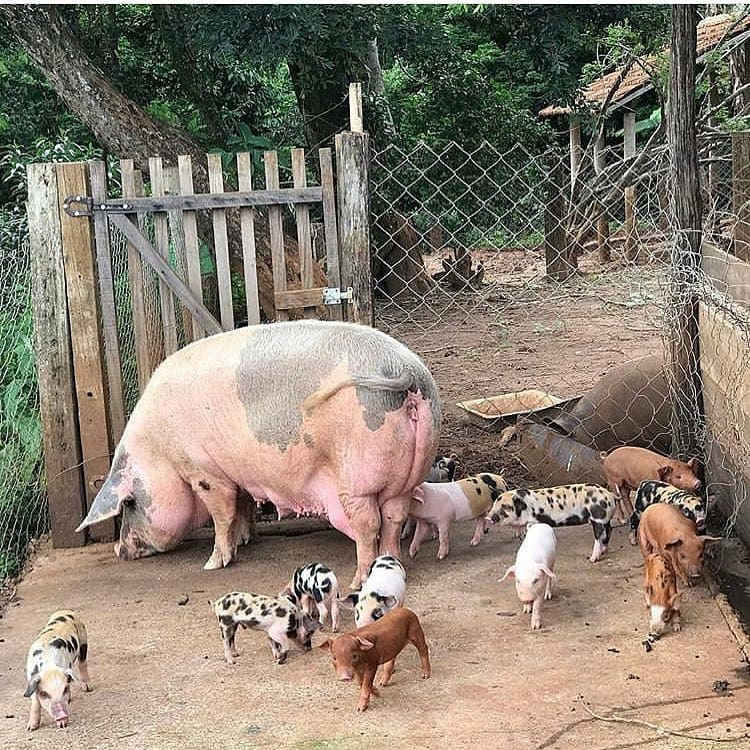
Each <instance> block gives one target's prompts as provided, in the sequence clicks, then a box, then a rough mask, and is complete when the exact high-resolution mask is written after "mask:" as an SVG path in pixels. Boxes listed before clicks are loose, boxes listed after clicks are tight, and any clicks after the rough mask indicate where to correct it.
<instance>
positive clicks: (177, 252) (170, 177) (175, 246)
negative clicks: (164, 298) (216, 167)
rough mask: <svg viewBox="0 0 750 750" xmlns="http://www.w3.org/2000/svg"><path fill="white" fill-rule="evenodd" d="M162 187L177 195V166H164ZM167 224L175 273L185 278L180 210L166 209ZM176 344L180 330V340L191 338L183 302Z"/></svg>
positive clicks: (186, 311)
mask: <svg viewBox="0 0 750 750" xmlns="http://www.w3.org/2000/svg"><path fill="white" fill-rule="evenodd" d="M164 189H165V192H166V193H168V194H170V195H178V194H179V192H180V178H179V174H178V172H177V166H174V165H170V166H167V167H164ZM167 224H168V226H169V237H170V241H171V245H170V251H171V253H172V260H173V262H174V268H175V273H176V274H177V275H178V276H179V277H180V278H181V279H183V280H186V279H187V258H186V256H187V248H186V246H185V229H184V227H183V224H182V211H177V210H174V211H167ZM177 308H178V315H179V317H178V319H177V323H178V330H177V338H178V344H179V341H180V330H181V331H182V335H183V338H182V341H183V342H184V343H185V344H189V343H190V342H191V341H192V340H193V316H192V315H191V313H190V310H188V309H187V307H185V305H183V304H178V305H177Z"/></svg>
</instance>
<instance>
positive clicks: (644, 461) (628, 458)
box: [601, 445, 701, 518]
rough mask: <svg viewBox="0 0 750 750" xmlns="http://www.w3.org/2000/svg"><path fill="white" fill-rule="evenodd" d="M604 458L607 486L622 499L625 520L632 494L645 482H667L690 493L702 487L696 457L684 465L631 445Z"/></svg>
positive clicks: (621, 508) (630, 511) (605, 455)
mask: <svg viewBox="0 0 750 750" xmlns="http://www.w3.org/2000/svg"><path fill="white" fill-rule="evenodd" d="M601 458H602V469H603V470H604V475H605V477H606V478H607V484H608V486H609V488H610V489H611V490H612V492H614V493H615V495H616V496H617V497H618V498H619V501H620V502H619V507H620V511H621V513H622V515H623V518H624V517H625V515H626V514H627V515H630V514H631V513H632V512H633V507H632V505H631V503H630V493H631V491H633V492H634V491H635V490H637V489H638V485H639V484H640V483H641V482H643V481H645V480H646V479H656V480H659V481H661V482H667V483H668V484H671V485H672V486H673V487H677V488H678V489H680V490H686V491H687V492H697V491H698V490H699V489H700V487H701V482H700V479H698V477H697V476H696V475H695V471H696V469H697V466H696V461H695V459H694V458H691V459H690V460H689V461H688V462H687V463H685V462H684V461H678V460H676V459H674V458H667V457H666V456H662V455H660V454H659V453H654V451H650V450H647V449H646V448H635V447H632V446H629V445H626V446H623V447H621V448H615V450H613V451H612V452H610V453H609V454H607V453H602V454H601Z"/></svg>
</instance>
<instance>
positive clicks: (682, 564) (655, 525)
mask: <svg viewBox="0 0 750 750" xmlns="http://www.w3.org/2000/svg"><path fill="white" fill-rule="evenodd" d="M720 540H721V537H718V536H705V535H704V536H698V534H697V533H696V525H695V521H691V520H690V519H689V518H686V517H685V516H684V515H683V513H682V511H681V510H680V509H679V508H678V507H676V506H674V505H667V504H666V503H656V504H655V505H649V507H648V508H646V510H644V511H643V515H642V516H641V522H640V524H639V526H638V544H639V546H640V548H641V552H642V553H643V557H644V558H645V557H648V556H649V555H650V554H652V553H653V552H658V553H659V554H660V555H663V556H664V557H665V558H666V560H667V561H668V562H669V564H670V565H671V566H672V569H673V570H674V572H675V573H676V575H677V577H678V578H679V580H680V582H681V583H683V584H684V585H690V582H691V579H695V578H698V577H699V576H700V574H701V567H702V566H703V553H704V552H705V549H706V545H707V544H713V543H714V542H718V541H720Z"/></svg>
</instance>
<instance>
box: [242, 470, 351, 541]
mask: <svg viewBox="0 0 750 750" xmlns="http://www.w3.org/2000/svg"><path fill="white" fill-rule="evenodd" d="M247 490H248V492H250V494H251V495H252V496H253V497H254V498H255V500H256V502H259V503H260V502H264V501H266V500H267V501H269V502H271V503H273V504H274V506H275V507H276V510H277V512H278V514H279V518H284V517H285V516H322V517H324V518H327V519H328V520H329V522H330V524H331V526H333V527H334V528H335V529H338V530H339V531H340V532H341V533H342V534H346V536H348V537H349V538H350V539H355V537H354V531H353V529H352V527H351V524H350V523H349V519H348V518H347V516H346V513H344V509H343V508H342V507H341V503H340V501H339V496H338V492H337V490H336V485H335V483H334V482H333V481H332V480H331V479H325V478H323V477H317V478H315V479H313V480H312V481H310V482H308V483H307V485H306V487H305V489H304V490H303V491H302V492H301V493H300V494H299V495H298V496H297V497H292V496H290V495H286V494H281V493H279V492H278V491H276V490H274V489H271V488H269V487H263V486H260V485H251V486H249V487H248V488H247Z"/></svg>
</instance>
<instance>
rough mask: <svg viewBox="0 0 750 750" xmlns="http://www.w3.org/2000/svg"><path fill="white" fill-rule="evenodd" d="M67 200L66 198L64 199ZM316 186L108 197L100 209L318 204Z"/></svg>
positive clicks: (73, 206)
mask: <svg viewBox="0 0 750 750" xmlns="http://www.w3.org/2000/svg"><path fill="white" fill-rule="evenodd" d="M68 197H70V196H68ZM320 201H321V189H320V187H307V188H272V189H269V190H254V191H252V192H235V193H198V194H197V195H165V196H159V197H157V196H152V197H151V198H110V199H109V200H108V201H107V202H106V203H105V204H104V208H103V209H98V210H104V211H106V212H107V213H117V214H132V213H136V214H145V213H153V212H154V211H197V210H201V209H213V208H242V207H243V206H256V207H257V206H285V205H289V204H296V203H320ZM76 209H77V210H79V214H83V213H86V211H88V209H87V208H85V207H83V206H78V205H77V204H76V203H75V202H71V203H70V210H71V211H75V210H76Z"/></svg>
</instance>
